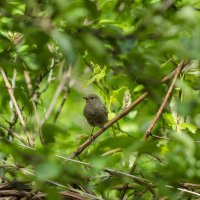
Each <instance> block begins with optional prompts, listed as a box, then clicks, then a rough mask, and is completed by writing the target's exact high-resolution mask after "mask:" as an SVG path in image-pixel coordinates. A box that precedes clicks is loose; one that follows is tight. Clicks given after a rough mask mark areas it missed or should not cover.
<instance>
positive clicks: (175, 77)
mask: <svg viewBox="0 0 200 200" xmlns="http://www.w3.org/2000/svg"><path fill="white" fill-rule="evenodd" d="M184 66H185V61H184V60H182V61H181V62H180V64H179V65H178V67H177V69H176V73H175V75H174V78H173V80H172V83H171V85H170V87H169V89H168V91H167V94H166V96H165V98H164V100H163V102H162V104H161V106H160V108H159V110H158V112H157V114H156V115H155V117H154V119H153V121H152V123H151V124H150V126H149V128H148V129H147V131H146V134H145V138H144V140H145V141H146V140H147V139H148V136H149V133H151V131H152V129H153V127H154V126H155V124H156V122H157V121H158V119H159V117H160V115H161V114H162V111H163V109H164V107H165V106H166V104H167V102H168V99H169V97H170V95H171V93H172V91H173V88H174V85H175V83H176V80H177V78H178V76H179V74H180V72H181V71H182V69H183V67H184Z"/></svg>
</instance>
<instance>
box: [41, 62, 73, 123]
mask: <svg viewBox="0 0 200 200" xmlns="http://www.w3.org/2000/svg"><path fill="white" fill-rule="evenodd" d="M71 68H72V66H71V65H70V66H69V68H68V70H67V71H66V72H65V73H64V74H63V76H62V79H61V81H60V84H59V85H58V87H57V90H56V92H55V95H54V97H53V99H52V101H51V103H50V105H49V108H48V109H47V112H46V113H45V116H44V119H43V121H42V123H41V125H43V124H44V123H45V122H46V120H47V119H48V118H49V117H50V115H51V113H52V111H53V109H54V107H55V105H56V103H57V99H58V97H59V96H60V93H61V92H62V91H63V88H64V87H65V83H66V81H67V80H68V78H69V77H70V75H71Z"/></svg>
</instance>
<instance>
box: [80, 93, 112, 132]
mask: <svg viewBox="0 0 200 200" xmlns="http://www.w3.org/2000/svg"><path fill="white" fill-rule="evenodd" d="M84 99H85V100H86V105H85V108H84V110H83V115H84V116H85V117H86V119H87V121H88V123H89V124H90V125H91V126H93V127H95V126H99V127H100V128H103V125H104V124H105V123H106V122H107V121H108V112H107V110H106V107H105V105H104V104H103V103H102V101H101V100H100V98H99V97H98V96H97V95H96V94H89V95H88V96H87V97H84Z"/></svg>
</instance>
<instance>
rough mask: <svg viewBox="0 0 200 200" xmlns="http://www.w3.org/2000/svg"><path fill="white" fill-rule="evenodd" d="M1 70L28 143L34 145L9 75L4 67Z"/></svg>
mask: <svg viewBox="0 0 200 200" xmlns="http://www.w3.org/2000/svg"><path fill="white" fill-rule="evenodd" d="M0 71H1V75H2V77H3V80H4V82H5V85H6V88H7V90H8V93H9V95H10V98H11V100H12V102H13V105H14V107H15V110H16V112H17V115H18V117H19V119H20V122H21V125H22V128H23V131H24V133H25V135H26V137H27V141H28V143H29V145H30V146H33V144H34V143H33V140H32V138H31V137H30V136H29V133H28V132H27V130H26V123H25V121H24V118H23V115H22V113H21V111H20V108H19V106H18V103H17V101H16V99H15V96H14V92H13V90H12V87H11V85H10V83H9V81H8V78H7V76H6V74H5V72H4V70H3V68H2V67H1V68H0Z"/></svg>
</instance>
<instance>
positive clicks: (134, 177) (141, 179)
mask: <svg viewBox="0 0 200 200" xmlns="http://www.w3.org/2000/svg"><path fill="white" fill-rule="evenodd" d="M0 139H2V140H5V141H7V142H9V143H14V142H13V141H10V140H6V139H5V138H2V137H0ZM16 144H17V145H19V146H22V147H25V148H28V149H31V150H35V148H33V147H29V146H27V145H22V144H18V143H16ZM55 156H56V157H58V158H60V159H63V160H66V161H70V162H74V163H77V164H81V165H85V166H88V167H92V168H96V167H95V166H94V165H91V164H89V163H86V162H83V161H79V160H74V159H71V158H67V157H65V156H61V155H55ZM5 162H6V161H5ZM7 164H8V163H7ZM9 164H10V163H9ZM11 166H13V164H11ZM15 167H16V168H18V167H17V166H15ZM20 169H21V170H22V168H20ZM23 170H25V172H27V173H28V174H30V175H34V174H33V173H32V172H29V171H27V170H26V169H23ZM102 170H103V171H105V172H107V173H109V174H111V175H118V176H125V177H128V178H132V179H133V180H135V181H137V183H140V184H141V183H144V182H148V184H151V185H152V183H151V181H150V180H148V179H146V178H141V177H138V176H135V175H131V174H128V173H125V172H120V171H116V170H113V169H110V168H103V169H102ZM34 176H35V175H34ZM51 183H52V184H53V185H56V186H60V187H63V188H66V186H64V185H61V184H59V183H56V182H51ZM182 185H183V187H184V186H189V187H200V185H198V184H192V183H184V184H182ZM165 186H166V187H171V188H173V186H170V185H165ZM152 187H153V185H152ZM154 187H155V186H154ZM175 189H178V190H180V191H182V190H183V188H175ZM184 192H187V193H191V191H190V190H184ZM197 194H198V193H196V194H195V195H197ZM197 196H200V194H198V195H197Z"/></svg>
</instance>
